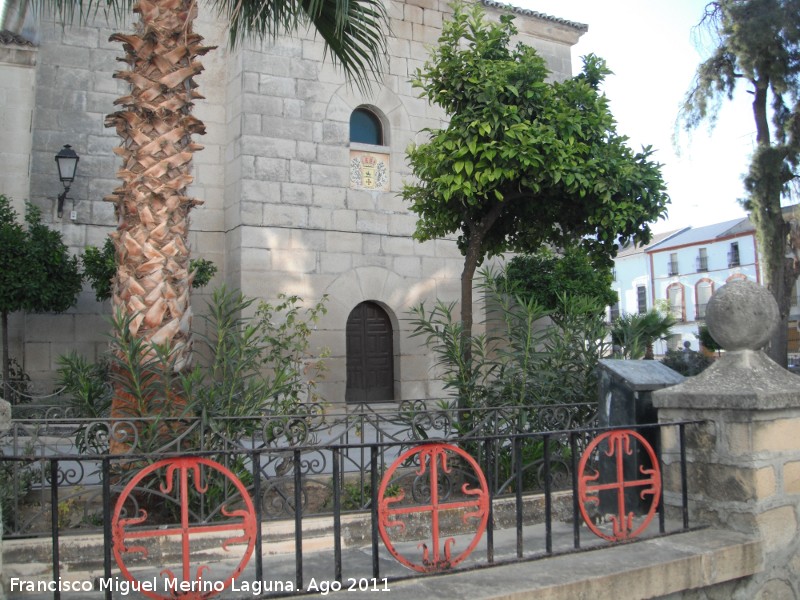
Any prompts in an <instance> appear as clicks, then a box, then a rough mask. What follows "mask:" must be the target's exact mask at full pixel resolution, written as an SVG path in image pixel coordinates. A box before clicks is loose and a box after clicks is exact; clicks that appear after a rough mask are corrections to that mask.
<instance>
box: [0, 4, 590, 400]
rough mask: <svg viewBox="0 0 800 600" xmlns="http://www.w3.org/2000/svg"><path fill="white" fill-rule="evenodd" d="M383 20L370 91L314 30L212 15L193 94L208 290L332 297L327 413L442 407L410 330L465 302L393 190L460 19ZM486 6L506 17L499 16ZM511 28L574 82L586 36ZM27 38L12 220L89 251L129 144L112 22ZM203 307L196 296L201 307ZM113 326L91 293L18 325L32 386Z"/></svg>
mask: <svg viewBox="0 0 800 600" xmlns="http://www.w3.org/2000/svg"><path fill="white" fill-rule="evenodd" d="M387 7H388V12H389V16H390V21H391V22H390V25H391V31H392V33H391V36H390V37H389V38H388V56H387V57H386V71H385V75H384V76H383V78H382V80H381V81H380V82H379V83H378V84H375V85H373V88H372V90H371V92H370V93H368V94H362V93H360V92H359V91H358V90H357V89H355V88H354V87H353V86H352V85H348V84H346V83H345V81H344V79H343V76H342V74H341V73H340V72H339V71H338V70H337V69H335V68H334V67H333V66H331V64H330V61H323V57H324V55H325V51H324V46H323V43H322V41H321V40H320V39H319V38H317V37H315V36H314V34H313V32H311V31H307V32H301V33H299V34H296V35H293V36H281V37H278V38H277V39H276V40H275V41H274V42H270V43H264V44H256V43H251V44H248V45H245V46H243V47H241V48H239V49H237V50H235V51H233V50H231V49H229V48H228V47H227V46H226V41H225V40H226V39H227V37H226V35H227V32H226V31H225V28H224V26H223V25H222V24H221V23H219V22H217V21H215V20H214V19H213V18H212V12H211V9H210V8H208V7H207V6H201V9H200V15H201V17H200V19H199V20H198V23H197V27H196V28H197V30H198V32H199V33H201V34H202V35H203V36H204V37H205V43H206V44H216V45H218V46H219V48H218V49H217V50H216V51H214V52H212V53H210V54H208V55H207V56H206V57H204V58H203V63H204V66H205V71H204V72H203V73H202V74H201V75H200V76H199V77H198V78H197V81H196V82H197V83H198V84H199V91H200V92H201V93H202V94H203V96H204V97H205V98H204V99H203V100H199V101H198V102H197V104H196V108H195V115H196V116H197V117H198V118H200V119H202V120H203V121H204V122H205V125H206V129H207V133H206V135H205V136H202V137H201V138H198V139H197V141H198V142H199V143H201V144H203V146H204V147H205V149H204V150H203V151H202V152H199V153H196V154H195V159H194V173H193V175H194V182H193V184H192V185H191V188H190V190H189V192H190V194H191V195H192V196H195V197H197V198H199V199H201V200H203V201H204V205H203V206H201V207H199V208H196V209H194V211H193V212H192V215H191V218H192V233H191V240H190V241H191V245H192V253H193V255H194V256H200V257H204V258H207V259H209V260H212V261H213V262H214V263H215V264H216V265H217V266H218V267H219V269H220V271H219V273H218V275H217V277H216V279H215V281H214V282H213V283H212V286H209V288H210V287H213V286H215V285H220V284H223V283H224V284H225V285H227V286H228V287H229V288H238V289H241V290H242V292H243V293H244V294H245V295H247V296H252V297H256V298H259V299H263V300H267V301H274V300H275V299H276V298H277V297H278V295H279V294H280V293H285V294H296V295H299V296H301V297H302V298H304V299H305V300H306V301H307V302H315V301H316V300H318V299H319V298H321V297H322V296H324V295H327V297H328V302H327V308H328V312H327V314H326V315H325V316H324V318H323V319H322V321H321V322H320V323H319V326H318V330H317V331H315V333H314V336H313V339H312V345H313V346H314V347H317V348H322V347H325V348H327V349H329V351H330V357H329V358H328V359H327V366H328V367H329V369H328V374H327V376H326V379H325V382H324V383H323V384H322V386H321V388H320V392H321V395H322V396H323V397H324V398H325V399H326V400H327V401H329V402H333V403H336V402H343V401H345V399H348V400H351V401H354V402H356V401H391V400H394V401H398V400H401V399H411V398H430V397H436V396H437V395H439V394H441V388H440V387H439V384H438V383H437V382H436V378H435V374H434V373H433V372H432V367H433V361H432V358H431V356H430V355H429V353H428V352H427V351H426V350H425V349H424V348H423V347H421V346H420V342H419V340H418V339H417V338H411V337H410V335H409V334H410V327H409V325H408V323H407V320H406V319H407V316H408V311H409V309H410V308H411V307H412V306H415V305H417V304H419V303H420V302H422V301H427V302H428V303H432V302H433V301H434V300H435V299H436V298H440V299H443V300H446V301H451V300H456V299H458V298H459V278H460V273H461V270H462V264H463V259H462V257H461V255H460V253H459V252H458V250H457V248H456V245H455V242H454V241H453V240H436V241H431V242H426V243H418V242H416V241H414V240H413V239H412V237H411V235H412V233H413V231H414V228H415V223H416V218H415V216H414V215H413V214H411V213H410V212H409V211H408V208H407V206H405V204H404V203H403V201H402V199H401V198H400V196H399V193H398V192H399V191H400V190H401V188H402V185H403V182H404V180H408V179H409V178H410V177H411V173H410V172H409V169H408V166H407V165H406V160H405V150H406V148H407V146H408V145H409V144H411V143H414V142H419V141H422V140H424V134H421V133H420V132H421V131H422V130H423V129H424V128H428V127H433V128H435V127H439V126H441V125H442V124H443V122H444V121H443V118H444V115H443V114H442V113H441V112H440V111H439V110H438V109H437V108H436V107H432V106H430V105H428V104H427V102H426V101H424V100H422V99H420V98H418V94H417V92H416V91H415V90H414V89H413V88H412V86H411V83H410V81H409V80H410V78H411V76H412V75H413V73H414V71H415V70H416V69H417V68H419V67H422V66H423V64H424V61H425V59H426V56H427V54H428V48H429V47H430V46H431V45H433V44H435V43H436V42H437V40H438V37H439V34H440V32H441V27H442V23H443V21H444V20H446V19H447V18H448V14H449V13H450V9H449V7H448V3H447V2H446V1H444V0H441V1H440V0H408V1H406V2H401V1H390V2H388V3H387ZM486 10H487V12H488V14H489V15H490V16H491V17H492V18H495V19H496V18H498V17H499V15H500V14H501V13H500V8H499V5H498V4H496V3H492V2H488V3H486ZM516 23H517V26H518V28H519V30H520V33H519V39H520V41H522V42H525V43H527V44H529V45H532V46H534V47H535V48H536V49H537V50H538V51H539V52H540V54H541V55H542V56H543V57H544V58H545V59H546V61H547V64H548V66H549V68H550V70H551V71H552V73H553V75H552V76H553V77H554V78H557V79H561V78H565V77H568V76H569V75H570V74H571V73H570V70H571V47H572V46H573V45H574V44H575V43H576V42H577V41H578V39H579V37H580V36H581V35H582V33H584V32H585V31H586V29H587V28H586V26H585V25H581V24H578V23H572V22H569V21H565V20H562V19H558V18H555V17H550V16H547V15H542V14H540V13H535V12H531V11H518V16H517V21H516ZM127 27H128V26H127V25H121V26H119V27H118V28H117V29H119V30H125V29H126V28H127ZM28 31H33V32H34V34H33V35H32V36H31V35H29V38H28V39H30V38H31V37H32V38H33V40H32V41H33V42H34V45H26V43H21V41H22V42H24V40H20V38H16V37H15V38H12V39H11V40H10V41H9V40H5V43H4V44H3V45H2V48H1V49H0V50H1V51H2V56H0V86H2V87H0V93H4V94H6V98H4V99H5V100H7V101H6V102H4V104H3V108H2V111H3V116H4V119H5V120H6V121H14V122H15V123H17V124H18V125H19V127H18V128H16V129H14V141H15V142H16V141H19V144H8V143H7V144H6V147H7V148H8V147H14V148H15V150H14V152H15V154H14V156H13V160H14V163H13V164H14V165H15V168H14V169H13V172H12V173H11V174H9V173H7V174H6V176H5V178H4V179H3V185H4V186H5V190H4V191H5V193H7V194H9V195H13V196H14V197H15V199H16V200H17V201H18V207H19V209H20V210H21V209H22V204H21V201H22V200H30V201H31V202H34V203H35V204H37V205H39V206H41V207H42V208H43V209H44V211H45V214H46V215H47V216H48V217H49V218H50V219H51V221H52V222H51V226H52V227H54V228H55V229H58V230H59V231H61V233H62V234H63V236H64V239H65V240H66V241H67V243H68V244H69V245H70V247H71V248H72V249H73V250H74V251H75V252H76V253H80V252H81V251H82V249H83V248H84V247H85V246H86V245H88V244H91V245H96V246H101V245H102V244H103V242H104V239H105V237H106V236H107V234H108V233H109V232H110V231H112V230H113V227H114V225H115V220H114V214H113V208H112V206H111V205H110V204H109V203H106V202H104V201H103V197H104V196H106V195H108V194H109V193H110V192H111V191H112V190H113V189H114V188H115V187H116V186H117V185H118V182H117V180H116V179H115V173H116V171H117V169H118V168H119V166H120V165H119V163H118V160H117V158H116V157H115V155H114V153H113V150H114V148H115V147H116V146H117V145H118V144H119V139H118V138H117V137H116V135H115V133H114V132H113V131H112V130H108V129H106V128H105V127H104V119H105V115H106V114H108V113H110V112H112V111H113V110H114V101H115V100H116V99H117V98H118V97H119V96H121V95H124V93H125V92H126V90H125V86H124V84H123V83H122V82H120V81H119V80H117V79H114V77H113V73H114V71H115V69H116V67H117V62H116V61H117V59H118V58H119V57H120V56H121V55H122V52H121V48H120V47H119V45H118V44H116V43H113V42H109V41H108V40H109V36H110V35H111V33H112V31H113V30H112V29H111V28H109V26H107V25H106V23H105V22H102V21H96V22H94V23H90V24H86V25H82V26H77V25H75V26H67V27H63V28H62V26H61V25H60V24H58V23H56V22H55V21H54V20H53V19H47V18H44V19H42V20H41V21H39V22H37V23H35V26H34V27H32V28H31V27H28ZM7 89H13V90H14V91H12V92H6V91H5V90H7ZM65 144H69V145H71V146H72V147H73V148H74V150H75V151H76V152H77V153H78V154H79V155H80V163H79V166H78V176H77V179H76V181H75V183H74V184H73V186H72V189H71V192H70V195H69V199H68V200H67V203H66V206H65V208H64V217H63V218H62V219H58V218H56V214H55V207H54V199H55V197H56V195H57V194H58V193H60V192H61V187H60V184H59V182H58V178H57V174H56V170H55V164H54V160H53V157H54V155H55V154H56V152H58V150H59V149H60V148H61V147H62V146H63V145H65ZM4 159H6V160H7V156H6V155H5V154H4ZM71 216H74V218H71ZM207 293H208V291H206V292H205V294H207ZM205 301H206V297H204V293H200V294H196V295H195V299H194V301H193V305H194V309H195V312H202V311H203V306H204V304H205ZM475 310H476V311H478V312H476V314H480V311H481V307H480V306H478V305H476V306H475ZM108 313H109V307H108V306H107V305H102V304H100V303H98V302H96V301H95V300H94V296H93V294H92V293H91V291H89V290H87V291H85V292H84V293H83V294H82V296H81V298H80V299H79V301H78V304H77V306H76V307H75V308H74V309H72V310H70V311H69V312H68V313H66V314H64V315H22V314H17V315H15V318H14V319H13V328H12V331H11V337H12V346H13V351H12V355H13V356H15V357H17V358H18V360H19V361H20V362H21V363H22V366H23V367H24V369H25V370H26V371H27V372H28V373H29V374H30V375H31V376H32V377H33V378H40V377H47V376H50V375H52V373H53V371H54V370H55V368H56V365H57V359H58V357H59V356H60V355H62V354H64V353H66V352H67V351H70V350H73V349H74V350H78V351H79V352H81V353H82V354H84V355H86V356H88V357H90V358H95V357H97V356H98V355H99V354H101V353H102V352H103V351H104V350H105V348H106V344H107V332H108V329H109V327H108V324H107V322H106V319H107V316H108ZM479 320H480V319H479V318H476V321H479Z"/></svg>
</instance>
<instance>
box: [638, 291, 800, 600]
mask: <svg viewBox="0 0 800 600" xmlns="http://www.w3.org/2000/svg"><path fill="white" fill-rule="evenodd" d="M731 298H733V300H731V301H730V302H728V303H726V302H727V300H729V299H731ZM719 307H723V308H719ZM777 314H778V310H777V304H775V301H774V299H773V298H772V296H771V295H770V293H769V292H768V291H766V289H765V288H762V287H761V286H759V285H757V284H755V283H753V282H735V283H730V284H728V285H726V286H723V287H722V288H721V289H720V290H719V292H717V293H716V294H715V295H714V296H713V297H712V300H711V302H710V303H709V316H708V325H709V329H710V331H711V334H712V335H713V336H714V338H715V339H717V340H725V341H726V344H725V345H726V347H727V348H728V349H729V350H728V351H727V352H726V353H725V354H724V355H723V356H722V358H721V359H720V360H718V361H717V362H716V363H715V364H714V365H713V366H712V367H710V368H709V369H707V370H706V371H704V372H703V373H701V374H700V375H698V376H696V377H694V378H689V379H688V380H687V381H686V382H685V383H682V384H680V385H677V386H675V387H672V388H669V389H666V390H660V391H658V392H655V393H654V397H653V403H654V405H655V406H657V407H658V409H659V411H658V416H659V421H661V422H676V421H697V422H698V423H697V424H692V425H686V448H687V453H686V457H687V465H686V472H687V480H688V486H687V490H686V491H687V493H688V499H689V509H690V515H691V517H690V518H691V522H692V523H702V524H705V525H710V526H711V527H716V528H718V529H726V530H730V531H735V532H739V533H743V534H748V535H751V536H754V537H755V538H756V539H760V540H761V541H762V543H763V565H764V566H763V569H762V570H761V572H759V573H756V574H755V575H753V576H751V577H747V578H743V579H740V580H737V581H735V582H729V583H725V584H720V586H713V587H711V588H709V589H707V590H704V591H693V592H684V593H682V594H681V595H679V596H675V597H676V598H677V597H680V598H700V599H706V598H708V599H713V598H723V597H724V598H730V599H732V600H752V599H761V600H766V599H767V598H781V599H783V598H787V599H788V598H797V597H798V596H800V586H799V585H798V584H799V582H800V529H799V528H798V525H799V524H800V512H798V511H799V510H800V436H798V435H797V433H798V431H800V378H798V376H797V375H794V374H792V373H790V372H789V371H786V370H785V369H782V368H781V367H779V366H778V365H777V364H775V363H774V362H772V361H771V360H770V359H769V358H767V356H766V355H765V354H764V353H763V352H762V351H761V350H759V348H760V347H761V346H762V345H763V344H765V343H766V340H767V339H768V338H769V332H770V330H771V329H774V327H775V326H777ZM757 323H758V325H757ZM722 330H724V332H723V333H720V332H721V331H722ZM753 333H755V334H757V335H759V336H764V337H763V339H762V340H761V341H758V340H751V339H749V337H750V335H752V334H753ZM721 343H722V342H721ZM748 346H749V347H748ZM670 429H674V428H670ZM678 448H679V440H678V439H677V437H676V435H675V434H671V435H669V436H667V437H665V439H664V440H663V453H664V460H665V463H666V465H665V472H664V490H665V493H664V500H665V502H666V504H667V506H673V507H678V506H680V505H681V497H680V495H681V493H682V492H683V489H682V487H681V477H680V457H679V454H678Z"/></svg>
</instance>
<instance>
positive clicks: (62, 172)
mask: <svg viewBox="0 0 800 600" xmlns="http://www.w3.org/2000/svg"><path fill="white" fill-rule="evenodd" d="M79 160H80V157H79V156H78V155H77V154H76V153H75V150H73V149H72V146H70V145H69V144H65V145H64V147H63V148H62V149H61V150H59V151H58V154H56V165H57V166H58V178H59V179H60V180H61V183H62V184H64V191H63V192H62V193H61V194H59V195H58V206H57V213H58V218H59V219H60V218H61V216H62V215H63V214H64V200H66V199H67V194H68V193H69V186H70V185H71V184H72V182H73V181H75V172H76V171H77V170H78V161H79Z"/></svg>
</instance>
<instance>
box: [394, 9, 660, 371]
mask: <svg viewBox="0 0 800 600" xmlns="http://www.w3.org/2000/svg"><path fill="white" fill-rule="evenodd" d="M515 33H516V28H515V27H514V25H513V18H512V17H511V16H510V15H503V16H501V18H500V22H499V23H489V22H487V21H486V20H485V18H484V14H483V11H482V10H481V8H480V7H478V6H475V7H473V8H469V9H465V8H463V7H462V6H460V5H458V4H456V5H455V6H454V14H453V17H452V19H451V20H449V21H447V22H446V23H445V24H444V26H443V28H442V35H441V37H440V38H439V44H438V46H436V47H435V48H434V49H433V50H432V52H431V56H430V58H429V60H428V61H427V62H426V63H425V65H424V67H423V68H422V69H418V70H417V71H416V74H415V78H414V80H413V85H414V86H415V87H417V88H420V89H421V90H422V94H421V96H422V97H423V98H425V99H427V100H428V102H430V103H431V104H435V105H438V106H440V107H441V108H442V109H444V111H445V113H446V114H447V117H448V119H449V124H448V126H447V127H445V128H443V129H433V130H428V133H429V135H430V140H429V141H428V142H427V143H424V144H420V145H418V146H415V147H411V148H410V149H409V151H408V159H409V162H410V165H411V168H412V170H413V173H414V175H415V176H416V177H417V179H418V183H414V184H411V185H406V186H405V187H404V190H403V196H404V198H405V199H406V200H407V201H408V202H410V203H411V210H412V211H413V212H415V213H416V214H417V215H419V221H418V223H417V229H416V232H415V234H414V235H415V238H416V239H418V240H430V239H434V238H442V237H444V236H447V235H450V234H458V247H459V249H460V250H461V252H462V254H463V255H464V269H463V272H462V275H461V321H462V324H463V328H462V330H463V332H464V335H465V337H467V338H469V337H470V336H471V332H472V321H473V316H472V282H473V278H474V275H475V270H476V268H477V267H478V265H479V264H481V262H482V261H483V260H484V259H485V258H486V257H487V256H492V255H497V254H501V253H503V252H506V251H527V252H531V251H536V250H538V249H539V248H540V247H541V246H542V245H544V244H545V243H551V244H553V245H554V246H557V247H566V246H570V245H579V246H580V247H581V248H582V249H583V250H584V251H585V252H586V253H587V254H589V255H590V256H591V257H592V259H593V262H594V263H595V264H598V265H604V266H607V265H609V263H610V261H611V259H612V257H613V256H614V255H615V253H616V249H617V244H619V243H624V242H626V241H629V240H632V241H633V242H634V243H644V242H647V241H648V240H649V239H650V235H651V232H650V228H649V225H648V223H650V222H651V221H653V220H655V219H656V218H658V217H659V216H661V215H663V214H664V212H665V209H666V204H667V201H668V199H667V196H666V194H665V192H664V182H663V180H662V178H661V173H660V170H659V165H657V164H656V163H653V162H651V160H650V154H651V151H650V150H649V149H644V150H643V151H642V152H640V153H635V152H633V151H631V150H630V149H629V148H628V146H627V145H626V138H624V137H622V136H620V135H618V134H617V133H616V131H615V125H614V118H613V116H612V114H611V112H610V110H609V108H608V101H607V99H606V98H605V96H604V95H603V94H601V93H600V91H599V86H600V84H601V83H602V81H603V78H604V77H605V75H606V74H607V73H608V72H609V71H608V70H607V69H606V66H605V63H604V62H603V61H602V60H601V59H599V58H597V57H594V56H588V57H586V58H585V60H584V69H583V72H582V73H580V74H579V75H578V76H576V77H573V78H570V79H567V80H566V81H563V82H549V81H547V77H548V76H549V73H548V71H547V69H546V68H545V63H544V60H543V59H542V58H541V57H540V56H539V55H538V54H537V53H536V51H535V50H534V49H533V48H530V47H527V46H525V45H521V44H520V45H517V46H514V47H512V45H511V38H512V36H513V35H514V34H515ZM464 347H465V349H468V347H469V346H468V345H467V344H465V345H464ZM467 351H468V350H467ZM467 358H469V357H467Z"/></svg>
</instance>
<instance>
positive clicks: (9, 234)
mask: <svg viewBox="0 0 800 600" xmlns="http://www.w3.org/2000/svg"><path fill="white" fill-rule="evenodd" d="M17 218H18V217H17V213H16V211H15V210H14V209H13V207H12V206H11V201H10V200H9V199H8V198H7V197H6V196H4V195H2V194H0V325H1V326H2V328H3V343H2V345H3V353H2V354H3V355H2V361H3V369H2V374H3V390H2V397H4V398H5V399H6V400H9V401H11V399H12V398H13V397H14V394H13V391H12V389H11V387H10V382H9V378H10V373H9V365H10V359H9V356H8V315H9V313H12V312H16V311H19V310H24V311H30V312H64V311H65V310H67V309H68V308H70V307H71V306H72V305H73V304H75V301H76V300H77V298H78V293H79V292H80V291H81V272H80V269H79V267H78V259H77V257H75V256H73V255H72V254H70V252H69V249H68V248H67V246H66V244H65V243H64V241H63V240H62V239H61V234H60V233H59V232H58V231H54V230H52V229H50V228H49V227H47V225H44V224H43V223H42V222H41V211H40V210H39V209H38V208H37V207H35V206H33V205H31V204H28V205H27V210H26V213H25V224H24V225H23V224H22V223H20V222H19V221H18V220H17Z"/></svg>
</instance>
